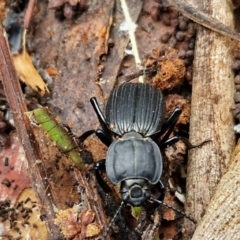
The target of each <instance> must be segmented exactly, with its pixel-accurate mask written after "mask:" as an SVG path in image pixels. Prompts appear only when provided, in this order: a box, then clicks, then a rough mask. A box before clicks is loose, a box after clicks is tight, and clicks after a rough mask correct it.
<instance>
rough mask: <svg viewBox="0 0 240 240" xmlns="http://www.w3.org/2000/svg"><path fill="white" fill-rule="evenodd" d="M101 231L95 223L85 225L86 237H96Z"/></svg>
mask: <svg viewBox="0 0 240 240" xmlns="http://www.w3.org/2000/svg"><path fill="white" fill-rule="evenodd" d="M100 232H101V229H100V227H99V226H98V225H97V224H96V223H91V224H88V225H87V230H86V237H96V236H98V235H99V234H100Z"/></svg>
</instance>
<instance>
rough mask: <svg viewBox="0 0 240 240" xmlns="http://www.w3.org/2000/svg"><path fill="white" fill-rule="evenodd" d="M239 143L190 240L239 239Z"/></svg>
mask: <svg viewBox="0 0 240 240" xmlns="http://www.w3.org/2000/svg"><path fill="white" fill-rule="evenodd" d="M239 172H240V142H238V145H237V147H236V148H235V150H234V153H233V156H232V159H231V161H230V163H229V165H228V167H227V169H226V172H225V173H224V174H223V176H222V178H221V180H220V182H219V184H218V186H217V189H216V192H215V194H214V196H213V197H212V199H211V201H210V203H209V206H208V208H207V210H206V213H205V215H204V217H203V219H202V220H201V222H200V223H199V225H198V227H197V229H196V231H195V233H194V235H193V238H192V240H199V239H205V240H210V239H218V240H221V239H224V240H228V239H231V240H235V239H236V240H238V239H239V238H240V224H239V222H240V214H239V212H240V174H239Z"/></svg>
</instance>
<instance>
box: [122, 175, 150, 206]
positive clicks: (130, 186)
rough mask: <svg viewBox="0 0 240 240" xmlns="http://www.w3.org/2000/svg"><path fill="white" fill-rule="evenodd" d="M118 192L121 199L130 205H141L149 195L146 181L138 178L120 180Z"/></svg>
mask: <svg viewBox="0 0 240 240" xmlns="http://www.w3.org/2000/svg"><path fill="white" fill-rule="evenodd" d="M120 192H121V195H122V199H123V201H124V202H125V203H129V204H131V205H132V206H141V205H142V204H143V203H144V202H145V201H146V200H147V199H149V198H150V195H151V191H150V189H149V187H148V184H147V181H146V180H145V179H139V178H138V179H127V180H124V181H122V182H121V187H120Z"/></svg>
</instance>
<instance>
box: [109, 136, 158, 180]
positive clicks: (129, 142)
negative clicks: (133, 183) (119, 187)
mask: <svg viewBox="0 0 240 240" xmlns="http://www.w3.org/2000/svg"><path fill="white" fill-rule="evenodd" d="M106 171H107V175H108V178H109V179H110V181H111V182H112V183H113V184H117V183H119V182H121V181H122V180H125V179H131V178H133V179H136V178H141V179H142V178H143V179H146V180H147V181H149V182H150V183H151V184H156V183H157V182H158V181H159V179H160V177H161V174H162V156H161V153H160V150H159V147H158V146H157V144H156V143H155V142H154V141H153V140H152V139H151V138H145V139H144V138H128V139H119V140H116V141H115V142H113V143H112V144H111V145H110V147H109V149H108V153H107V158H106Z"/></svg>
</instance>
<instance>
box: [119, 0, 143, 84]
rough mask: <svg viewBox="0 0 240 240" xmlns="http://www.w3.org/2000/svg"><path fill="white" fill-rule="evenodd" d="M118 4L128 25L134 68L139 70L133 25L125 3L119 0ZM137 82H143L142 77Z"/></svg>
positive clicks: (138, 57) (139, 63)
mask: <svg viewBox="0 0 240 240" xmlns="http://www.w3.org/2000/svg"><path fill="white" fill-rule="evenodd" d="M120 2H121V6H122V10H123V13H124V16H125V20H126V22H127V25H128V34H129V38H130V41H131V43H132V50H133V54H134V58H135V62H136V67H137V70H139V69H140V68H141V59H140V56H139V52H138V47H137V41H136V37H135V23H134V22H133V21H132V19H131V16H130V13H129V10H128V6H127V3H126V1H125V0H120ZM139 82H144V78H143V76H140V77H139Z"/></svg>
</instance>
